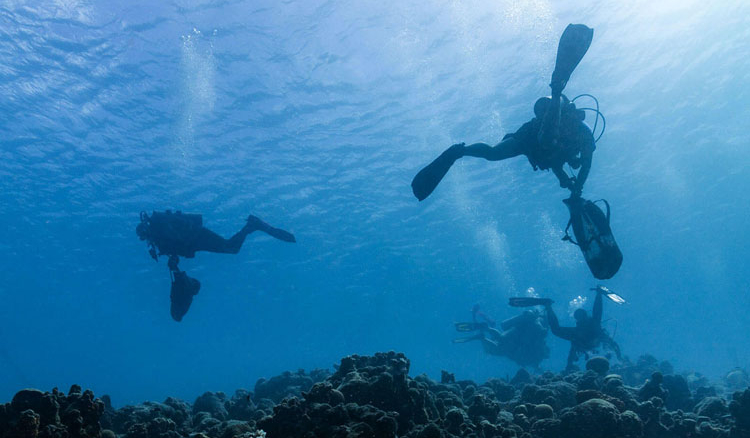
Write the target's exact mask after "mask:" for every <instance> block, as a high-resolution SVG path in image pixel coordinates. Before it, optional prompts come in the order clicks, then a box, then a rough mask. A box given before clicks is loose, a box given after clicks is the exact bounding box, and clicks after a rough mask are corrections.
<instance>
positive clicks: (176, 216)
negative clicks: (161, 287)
mask: <svg viewBox="0 0 750 438" xmlns="http://www.w3.org/2000/svg"><path fill="white" fill-rule="evenodd" d="M135 231H136V234H137V235H138V237H139V238H140V239H141V240H145V241H147V242H148V245H149V254H150V255H151V257H153V259H154V260H158V259H159V256H161V255H166V256H169V262H168V263H167V266H168V267H169V272H170V276H171V278H172V289H171V293H170V299H171V304H172V306H171V314H172V318H173V319H174V320H175V321H181V320H182V317H183V316H185V314H186V313H187V311H188V309H189V308H190V304H191V303H192V302H193V296H195V295H197V294H198V291H199V290H200V282H199V281H198V280H196V279H194V278H190V277H188V275H187V273H186V272H185V271H181V270H180V269H179V268H178V266H177V265H178V263H179V261H180V259H179V257H180V256H182V257H187V258H193V257H195V253H196V252H197V251H208V252H216V253H223V254H237V253H238V252H239V251H240V248H241V247H242V244H243V243H244V242H245V238H246V237H247V236H248V235H249V234H251V233H253V232H255V231H263V232H265V233H267V234H269V235H270V236H273V237H275V238H277V239H279V240H283V241H285V242H296V240H295V238H294V235H292V234H291V233H289V232H287V231H284V230H282V229H279V228H274V227H272V226H270V225H268V224H267V223H265V222H263V221H262V220H260V219H259V218H257V217H255V216H253V215H250V216H249V217H248V218H247V223H246V224H245V226H244V227H242V229H241V230H240V231H238V232H237V233H235V234H234V235H233V236H232V237H230V238H229V239H225V238H223V237H221V236H219V235H218V234H216V233H214V232H213V231H211V230H209V229H208V228H206V227H204V226H203V217H202V216H201V215H199V214H185V213H182V212H180V211H176V212H174V213H173V212H172V211H170V210H167V211H165V212H156V211H155V212H153V213H152V214H151V216H149V215H148V214H146V212H141V223H139V224H138V226H137V227H136V229H135Z"/></svg>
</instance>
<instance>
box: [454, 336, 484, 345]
mask: <svg viewBox="0 0 750 438" xmlns="http://www.w3.org/2000/svg"><path fill="white" fill-rule="evenodd" d="M480 339H482V335H477V336H469V337H466V338H456V339H453V340H452V341H451V342H453V343H454V344H465V343H467V342H471V341H478V340H480Z"/></svg>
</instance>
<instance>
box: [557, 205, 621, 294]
mask: <svg viewBox="0 0 750 438" xmlns="http://www.w3.org/2000/svg"><path fill="white" fill-rule="evenodd" d="M601 201H602V202H604V204H605V205H606V207H607V213H606V215H605V214H604V212H603V211H602V209H601V208H599V207H598V206H597V205H596V203H595V202H592V201H589V200H587V199H584V198H582V197H581V195H580V194H576V193H573V194H571V195H570V197H569V198H568V199H564V200H563V203H564V204H565V205H566V206H567V207H568V210H570V220H569V221H568V226H567V227H566V228H565V237H563V239H562V240H567V241H569V242H571V243H573V244H575V245H577V246H578V247H579V248H581V252H582V253H583V257H584V258H585V259H586V264H587V265H589V269H590V270H591V273H592V274H594V277H596V278H597V279H599V280H607V279H610V278H612V277H613V276H614V275H615V274H616V273H617V271H618V270H619V269H620V265H621V264H622V252H621V251H620V248H619V247H618V246H617V242H616V241H615V236H614V235H613V234H612V229H611V228H610V226H609V220H610V209H609V203H608V202H607V201H606V200H604V199H601ZM596 202H599V201H596ZM571 227H572V228H573V234H574V235H575V240H573V238H572V237H571V236H570V234H569V230H570V228H571Z"/></svg>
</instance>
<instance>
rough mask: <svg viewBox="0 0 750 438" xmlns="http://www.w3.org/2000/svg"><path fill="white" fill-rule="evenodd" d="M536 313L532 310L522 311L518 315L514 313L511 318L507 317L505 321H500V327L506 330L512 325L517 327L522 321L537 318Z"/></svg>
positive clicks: (526, 321) (525, 321)
mask: <svg viewBox="0 0 750 438" xmlns="http://www.w3.org/2000/svg"><path fill="white" fill-rule="evenodd" d="M537 317H538V316H537V314H536V313H534V312H528V311H526V312H523V313H521V314H520V315H516V316H514V317H512V318H508V319H506V320H505V321H503V322H501V323H500V328H502V329H503V331H508V330H510V329H512V328H514V327H518V326H519V325H522V324H524V323H528V322H529V321H533V320H535V319H536V318H537Z"/></svg>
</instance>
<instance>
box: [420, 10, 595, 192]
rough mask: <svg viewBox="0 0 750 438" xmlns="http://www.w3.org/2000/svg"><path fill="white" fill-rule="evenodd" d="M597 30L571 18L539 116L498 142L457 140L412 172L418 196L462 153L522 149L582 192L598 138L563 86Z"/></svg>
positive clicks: (499, 155) (489, 156)
mask: <svg viewBox="0 0 750 438" xmlns="http://www.w3.org/2000/svg"><path fill="white" fill-rule="evenodd" d="M593 32H594V31H593V30H592V29H590V28H588V27H586V26H584V25H582V24H576V25H572V24H571V25H569V26H568V27H567V28H566V29H565V32H563V35H562V37H561V38H560V45H559V47H558V53H557V61H556V65H555V70H554V72H553V74H552V81H551V83H550V88H551V90H552V95H551V97H542V98H540V99H538V100H537V101H536V103H535V104H534V115H535V117H534V118H533V119H532V120H531V121H529V122H527V123H525V124H524V125H523V126H522V127H521V128H520V129H519V130H518V131H516V132H515V133H511V134H506V135H505V137H503V139H502V141H501V142H500V143H498V144H497V145H495V146H490V145H488V144H486V143H474V144H471V145H468V146H466V145H465V143H458V144H454V145H453V146H451V147H450V148H448V149H447V150H446V151H444V152H443V153H442V154H441V155H440V156H439V157H438V158H436V159H435V160H434V161H433V162H432V163H430V164H429V165H428V166H427V167H425V168H424V169H422V170H421V171H420V172H419V173H418V174H417V175H416V176H415V177H414V180H413V181H412V191H413V192H414V196H416V197H417V199H419V200H420V201H422V200H424V199H425V198H427V197H428V196H429V195H430V194H431V193H432V191H433V190H434V189H435V188H436V187H437V185H438V184H439V183H440V181H441V180H442V178H443V177H444V176H445V174H446V173H447V172H448V170H449V169H450V167H451V166H452V165H453V163H455V162H456V160H458V159H459V158H463V157H477V158H484V159H485V160H488V161H500V160H505V159H508V158H512V157H516V156H518V155H525V156H526V157H527V158H528V160H529V162H530V163H531V165H532V167H533V168H534V170H537V169H542V170H549V169H551V170H552V172H554V174H555V176H557V178H558V180H559V181H560V186H561V187H563V188H567V189H570V190H571V192H573V194H576V195H580V193H581V191H582V190H583V184H584V183H585V182H586V178H587V177H588V174H589V171H590V169H591V160H592V157H593V153H594V149H595V148H596V141H595V140H594V135H593V134H592V132H591V130H590V129H589V127H588V126H586V124H585V123H583V120H584V118H585V113H584V111H583V110H580V109H577V108H576V106H575V104H574V103H572V102H571V101H570V100H568V98H567V97H566V96H564V95H563V94H562V91H563V89H564V88H565V85H566V84H567V82H568V80H569V78H570V75H571V74H572V73H573V70H574V69H575V68H576V66H577V65H578V63H579V62H580V61H581V59H582V58H583V56H584V54H585V53H586V51H587V50H588V48H589V46H590V44H591V40H592V38H593ZM597 114H598V110H597ZM565 164H569V165H570V166H571V167H572V168H573V169H580V170H579V171H578V174H577V175H576V176H573V177H570V176H568V174H567V173H566V172H565V171H564V170H563V166H564V165H565Z"/></svg>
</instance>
